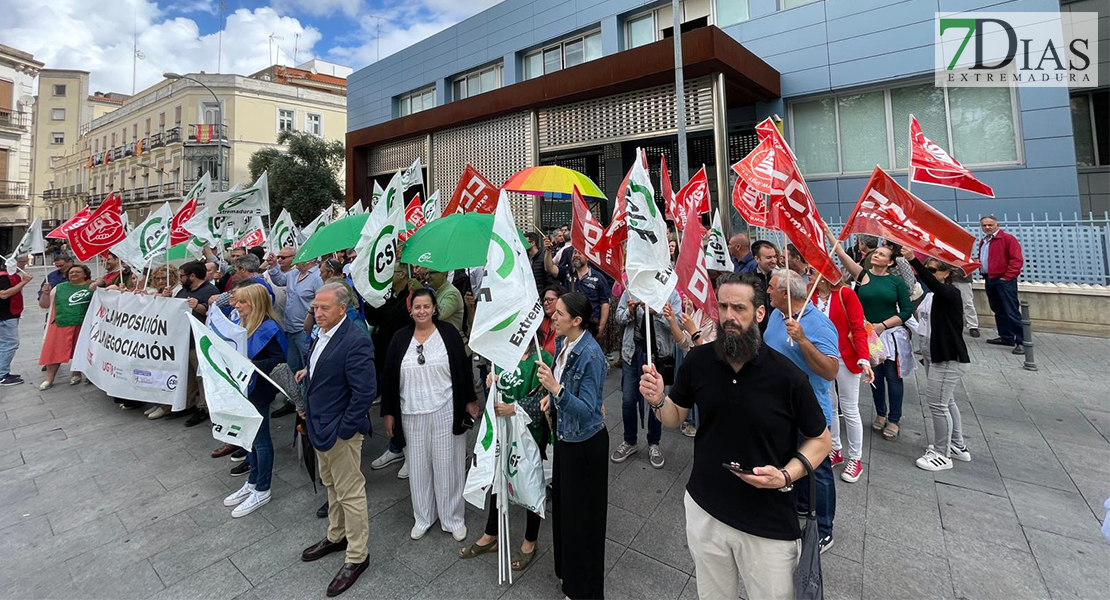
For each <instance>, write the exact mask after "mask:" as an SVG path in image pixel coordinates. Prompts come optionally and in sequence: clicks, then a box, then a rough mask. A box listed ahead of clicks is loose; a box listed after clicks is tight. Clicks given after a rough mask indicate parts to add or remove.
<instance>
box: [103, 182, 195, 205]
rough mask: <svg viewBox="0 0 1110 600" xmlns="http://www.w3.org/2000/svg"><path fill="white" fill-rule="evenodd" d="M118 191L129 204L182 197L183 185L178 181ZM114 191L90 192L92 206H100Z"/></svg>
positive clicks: (121, 198) (124, 201) (125, 202)
mask: <svg viewBox="0 0 1110 600" xmlns="http://www.w3.org/2000/svg"><path fill="white" fill-rule="evenodd" d="M117 191H119V194H120V200H121V201H122V202H123V205H124V206H127V205H129V204H138V203H145V202H156V201H158V200H177V199H179V198H181V186H180V185H178V183H177V182H176V181H171V182H168V183H162V184H154V185H148V186H141V187H134V188H130V189H124V190H117ZM112 193H113V190H109V191H106V192H96V191H94V192H92V193H91V194H89V204H91V205H92V206H99V205H100V204H101V203H102V202H104V200H105V199H106V198H107V197H108V195H109V194H112Z"/></svg>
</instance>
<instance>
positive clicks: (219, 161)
mask: <svg viewBox="0 0 1110 600" xmlns="http://www.w3.org/2000/svg"><path fill="white" fill-rule="evenodd" d="M162 77H165V78H166V79H173V80H177V79H188V80H189V81H192V82H193V83H196V84H198V85H200V86H201V87H202V88H204V89H206V90H208V93H209V94H212V99H213V100H215V101H216V121H217V122H218V127H219V129H218V130H216V136H217V137H216V144H217V146H218V147H217V149H216V187H217V188H219V191H221V192H222V191H224V186H223V172H224V166H223V163H224V143H223V127H224V110H223V107H222V106H221V105H220V99H219V98H218V97H217V96H216V92H213V91H212V88H210V87H208V86H207V85H204V82H202V81H200V80H199V79H194V78H192V77H189V76H188V75H181V74H180V73H173V72H169V71H167V72H165V73H162Z"/></svg>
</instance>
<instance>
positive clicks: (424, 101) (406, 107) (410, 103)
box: [397, 88, 436, 117]
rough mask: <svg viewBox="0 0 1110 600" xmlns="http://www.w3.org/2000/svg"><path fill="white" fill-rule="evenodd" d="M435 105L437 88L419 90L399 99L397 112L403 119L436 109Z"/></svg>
mask: <svg viewBox="0 0 1110 600" xmlns="http://www.w3.org/2000/svg"><path fill="white" fill-rule="evenodd" d="M435 105H436V90H435V88H427V89H424V90H418V91H415V92H413V93H411V94H406V95H404V96H401V97H400V98H398V99H397V111H398V113H399V114H400V115H401V116H402V117H404V116H406V115H411V114H414V113H418V112H420V111H422V110H428V109H429V108H435Z"/></svg>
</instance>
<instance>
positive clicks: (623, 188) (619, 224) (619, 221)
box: [602, 154, 647, 265]
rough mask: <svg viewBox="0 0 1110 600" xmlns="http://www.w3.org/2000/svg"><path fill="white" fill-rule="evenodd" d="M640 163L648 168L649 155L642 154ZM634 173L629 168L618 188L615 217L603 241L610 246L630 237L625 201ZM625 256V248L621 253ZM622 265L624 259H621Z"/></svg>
mask: <svg viewBox="0 0 1110 600" xmlns="http://www.w3.org/2000/svg"><path fill="white" fill-rule="evenodd" d="M640 164H642V165H643V167H644V168H645V169H647V155H646V154H640ZM631 175H632V170H631V169H629V170H628V173H626V174H625V175H624V180H623V181H621V185H620V187H619V188H617V202H616V204H615V205H614V206H613V218H612V220H610V221H609V227H608V228H607V229H606V230H605V238H603V239H602V241H603V242H604V243H606V244H608V245H610V246H620V245H621V244H622V243H624V241H625V240H626V239H628V227H627V226H626V225H625V222H624V220H625V219H624V217H625V213H626V212H627V210H626V209H627V206H628V205H627V204H626V203H625V201H624V195H625V193H626V192H627V191H628V178H629V177H630V176H631ZM621 256H622V257H623V256H624V254H623V250H622V253H621ZM621 265H624V261H623V260H621Z"/></svg>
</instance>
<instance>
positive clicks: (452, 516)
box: [404, 399, 466, 532]
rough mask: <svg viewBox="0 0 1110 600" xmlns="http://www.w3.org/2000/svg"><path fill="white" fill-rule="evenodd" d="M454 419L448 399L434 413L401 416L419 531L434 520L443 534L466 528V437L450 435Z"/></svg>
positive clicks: (452, 408) (413, 504) (428, 526)
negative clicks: (464, 492)
mask: <svg viewBox="0 0 1110 600" xmlns="http://www.w3.org/2000/svg"><path fill="white" fill-rule="evenodd" d="M453 418H454V405H453V404H452V402H451V400H450V399H448V400H447V402H446V403H444V405H443V406H441V407H440V408H438V409H437V410H435V411H434V412H430V413H425V414H421V415H404V422H405V441H406V443H407V444H408V445H407V446H406V448H405V457H406V460H407V461H408V464H409V493H411V494H412V514H413V517H415V518H416V525H417V526H418V527H420V528H421V529H428V528H430V527H431V526H432V524H433V523H435V522H436V517H437V516H438V517H439V526H440V527H441V528H443V530H444V531H448V532H454V531H458V530H459V529H461V528H462V527H463V525H465V520H464V511H465V509H464V506H463V495H462V494H463V483H464V482H465V481H466V463H465V462H464V460H465V457H466V436H465V435H454V434H453V433H451V421H452V420H453Z"/></svg>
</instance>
